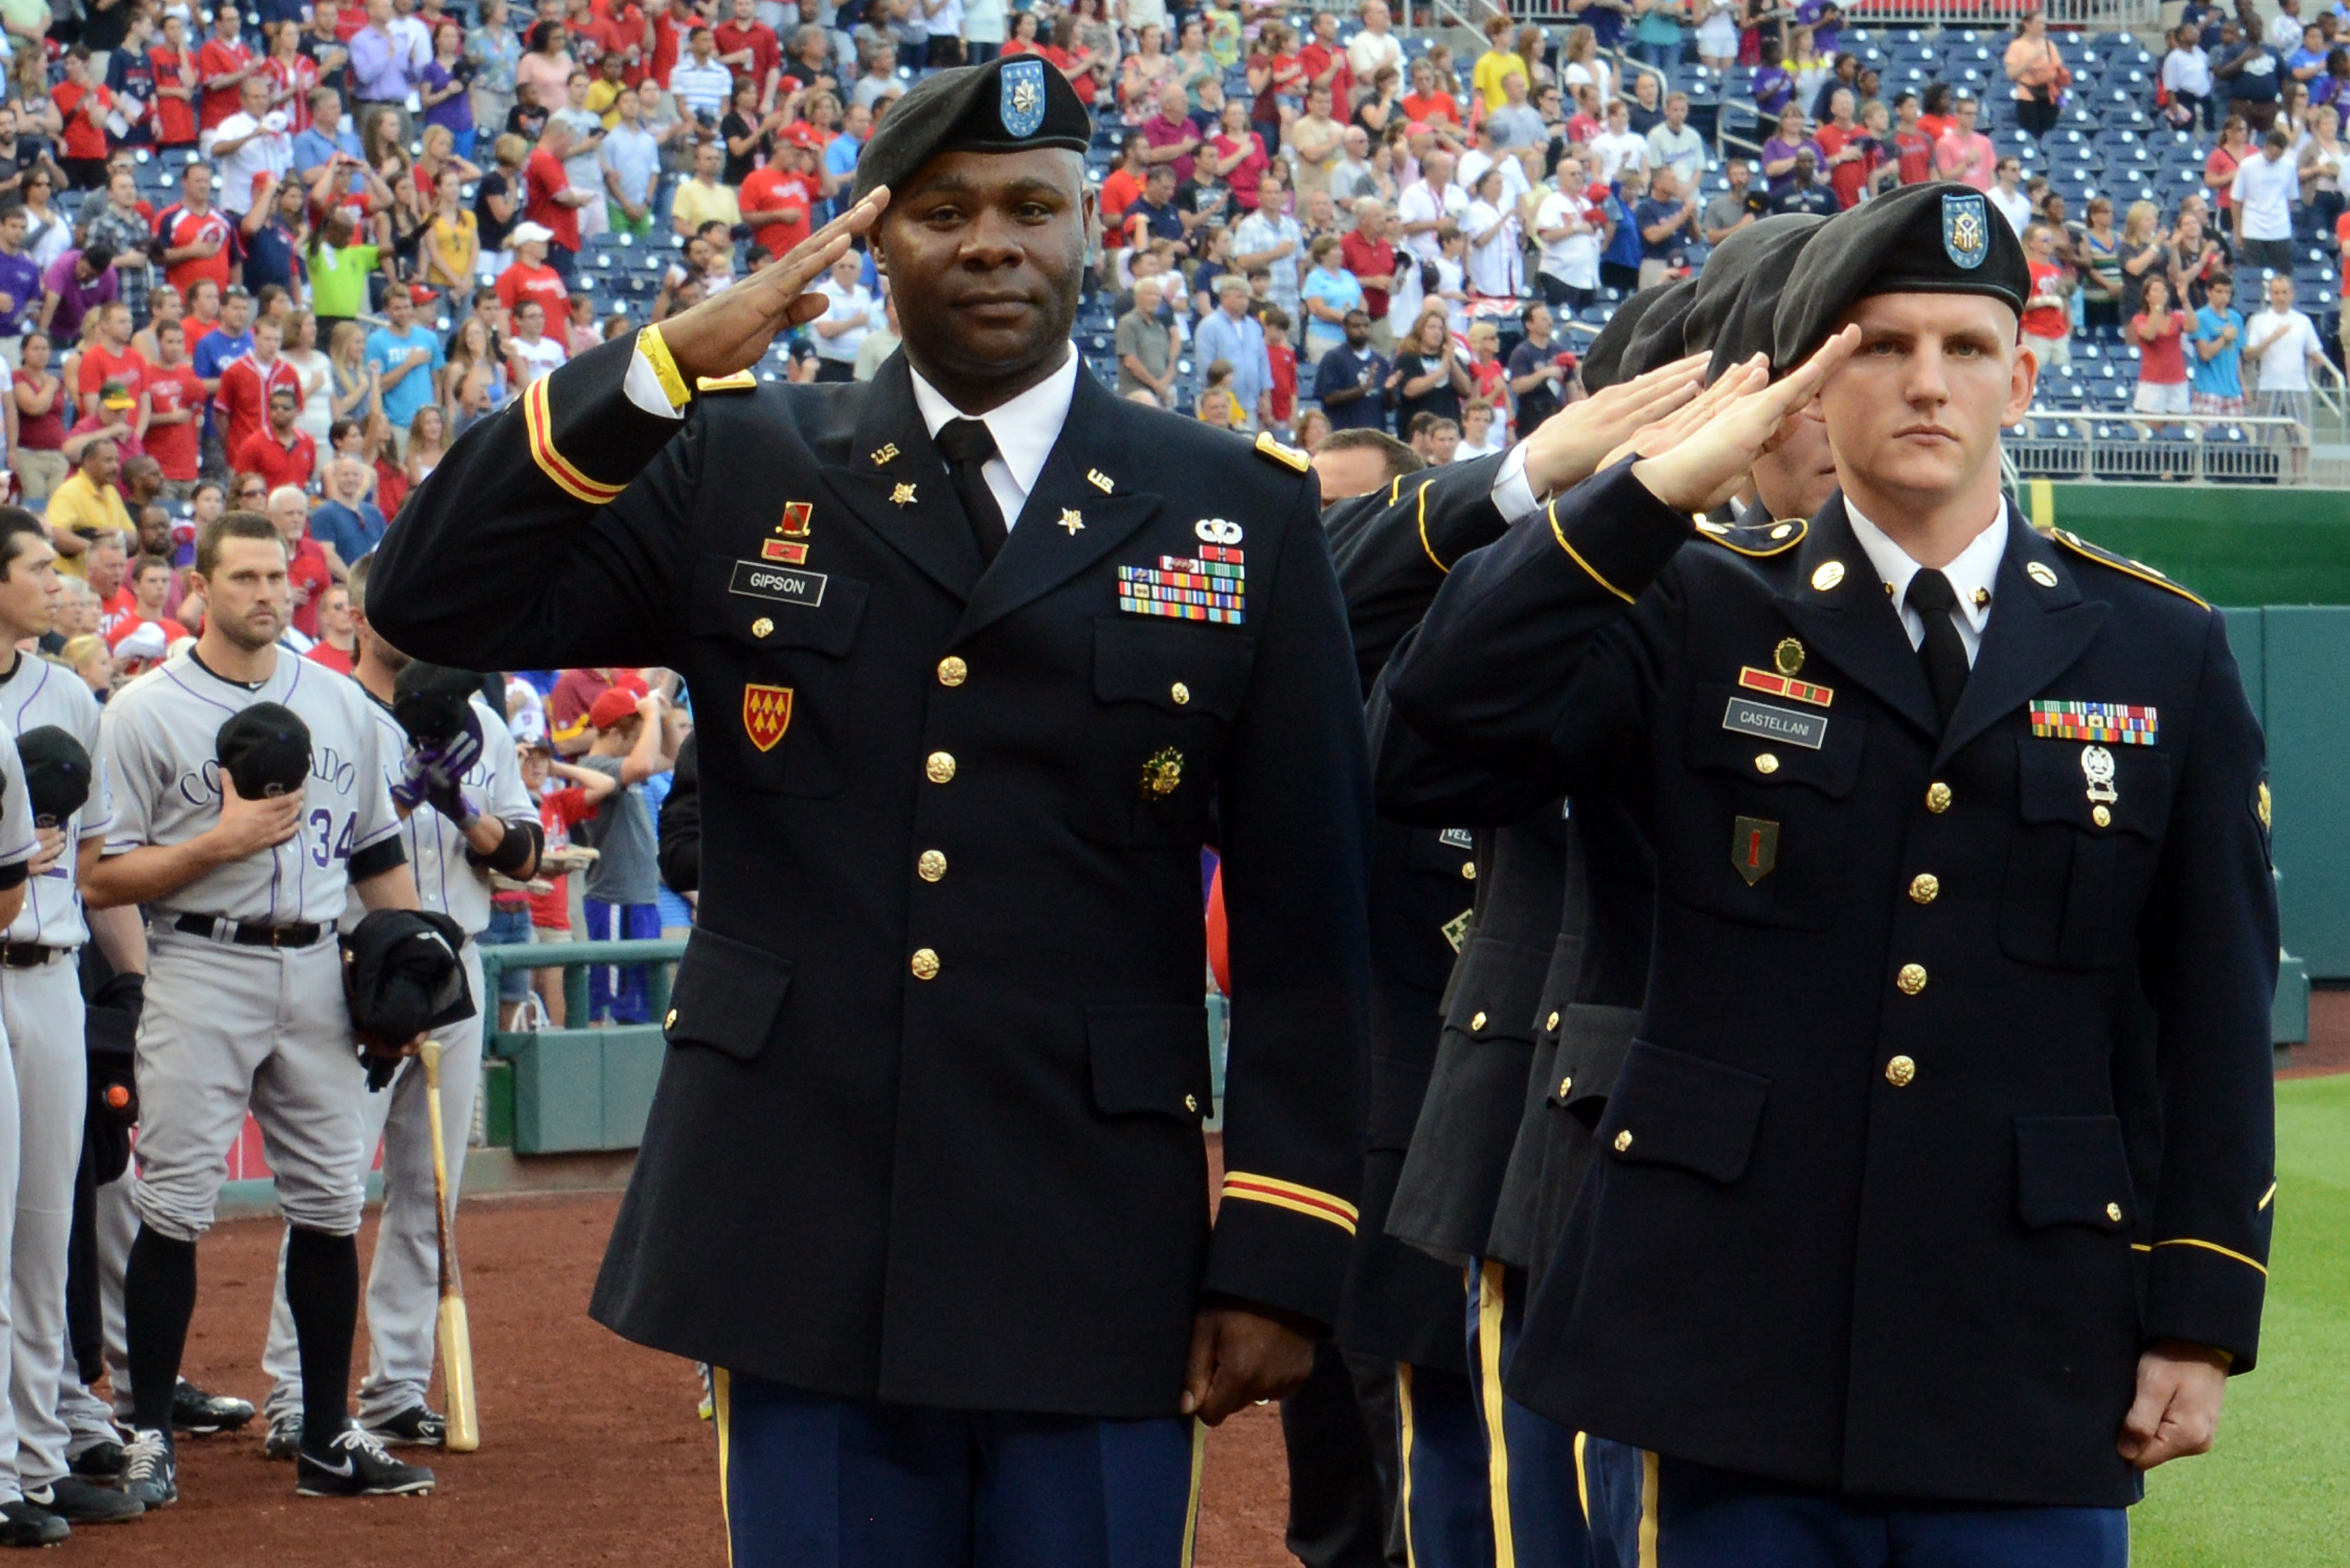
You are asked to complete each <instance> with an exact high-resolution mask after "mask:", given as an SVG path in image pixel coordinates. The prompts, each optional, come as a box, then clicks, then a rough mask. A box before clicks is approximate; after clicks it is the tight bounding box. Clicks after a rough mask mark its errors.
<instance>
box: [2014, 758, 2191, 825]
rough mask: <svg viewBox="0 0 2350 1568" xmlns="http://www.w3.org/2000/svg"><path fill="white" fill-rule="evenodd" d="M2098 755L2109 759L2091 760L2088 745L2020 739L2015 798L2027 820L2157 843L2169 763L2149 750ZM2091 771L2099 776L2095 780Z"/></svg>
mask: <svg viewBox="0 0 2350 1568" xmlns="http://www.w3.org/2000/svg"><path fill="white" fill-rule="evenodd" d="M2096 749H2097V750H2100V751H2102V752H2104V753H2106V756H2105V758H2104V759H2102V760H2101V759H2097V758H2093V757H2090V756H2089V751H2090V748H2089V747H2088V746H2086V745H2081V744H2077V743H2068V742H2063V741H2046V740H2042V739H2039V738H2038V737H2036V736H2029V735H2026V736H2019V737H2018V738H2017V740H2016V742H2015V762H2016V775H2017V779H2016V782H2017V789H2016V798H2017V802H2018V805H2019V807H2020V808H2021V810H2022V813H2023V820H2024V821H2026V822H2032V823H2042V822H2064V823H2070V824H2071V825H2072V826H2074V827H2078V828H2081V829H2083V830H2085V831H2086V832H2090V833H2099V832H2121V833H2132V834H2136V835H2137V836H2138V837H2140V838H2144V839H2148V840H2154V839H2159V838H2160V837H2161V836H2162V827H2163V824H2164V823H2165V822H2166V821H2168V819H2169V816H2170V759H2169V758H2168V757H2167V756H2165V755H2163V754H2162V753H2160V752H2158V751H2156V750H2155V749H2154V748H2153V747H2151V746H2101V747H2098V748H2096ZM2084 759H2087V760H2086V761H2084ZM2107 762H2110V763H2112V767H2113V771H2112V773H2111V774H2106V763H2107ZM2091 769H2094V770H2095V774H2096V775H2097V776H2095V777H2092V776H2091V772H2090V770H2091ZM2092 790H2095V792H2096V793H2095V794H2094V795H2092V794H2091V793H2090V792H2091V791H2092ZM2101 805H2102V806H2104V807H2105V809H2106V820H2105V821H2104V822H2102V823H2100V822H2099V821H2098V820H2097V817H2096V812H2097V808H2098V807H2099V806H2101Z"/></svg>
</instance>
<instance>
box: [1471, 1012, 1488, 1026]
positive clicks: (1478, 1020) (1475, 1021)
mask: <svg viewBox="0 0 2350 1568" xmlns="http://www.w3.org/2000/svg"><path fill="white" fill-rule="evenodd" d="M1469 1027H1470V1028H1471V1029H1482V1028H1484V1027H1485V1015H1484V1014H1483V1013H1482V1012H1481V1013H1479V1014H1477V1016H1476V1017H1474V1018H1472V1019H1471V1020H1470V1021H1469Z"/></svg>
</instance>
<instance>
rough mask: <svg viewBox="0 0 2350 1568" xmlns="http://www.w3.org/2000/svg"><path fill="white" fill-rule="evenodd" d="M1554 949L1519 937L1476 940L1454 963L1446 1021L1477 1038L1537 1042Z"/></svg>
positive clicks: (1454, 1028) (1446, 1001)
mask: <svg viewBox="0 0 2350 1568" xmlns="http://www.w3.org/2000/svg"><path fill="white" fill-rule="evenodd" d="M1549 957H1550V955H1549V953H1548V952H1547V951H1544V950H1537V949H1534V948H1524V947H1520V946H1518V945H1517V944H1516V943H1514V942H1505V941H1501V940H1495V939H1492V938H1488V939H1486V940H1483V941H1471V943H1470V944H1469V946H1468V949H1467V950H1466V951H1465V952H1464V953H1463V954H1462V955H1461V962H1460V964H1459V965H1458V966H1457V967H1456V968H1455V969H1454V971H1453V974H1452V983H1451V994H1450V995H1449V996H1447V998H1446V999H1445V1009H1444V1027H1445V1028H1447V1029H1449V1030H1452V1031H1454V1032H1456V1033H1461V1034H1466V1035H1468V1036H1469V1037H1470V1038H1471V1039H1472V1040H1517V1041H1522V1042H1526V1043H1529V1044H1530V1043H1532V1041H1533V1040H1534V1034H1535V1033H1536V1030H1535V1025H1536V1023H1538V1022H1539V1021H1538V1020H1537V1019H1536V1018H1535V1017H1534V1005H1535V1003H1536V1002H1539V1001H1540V1000H1541V991H1540V986H1541V982H1542V980H1543V977H1544V973H1545V971H1546V968H1547V961H1548V959H1549Z"/></svg>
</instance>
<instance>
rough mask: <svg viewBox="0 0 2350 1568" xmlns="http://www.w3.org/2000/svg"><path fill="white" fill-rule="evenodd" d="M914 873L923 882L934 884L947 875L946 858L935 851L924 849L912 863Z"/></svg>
mask: <svg viewBox="0 0 2350 1568" xmlns="http://www.w3.org/2000/svg"><path fill="white" fill-rule="evenodd" d="M914 873H915V875H917V876H919V877H921V879H922V880H923V881H925V882H935V881H937V880H938V879H939V878H940V877H943V876H945V875H946V874H947V857H945V856H943V855H941V854H940V853H939V852H938V851H937V850H935V849H925V850H923V851H922V857H921V858H920V859H919V860H917V861H915V862H914Z"/></svg>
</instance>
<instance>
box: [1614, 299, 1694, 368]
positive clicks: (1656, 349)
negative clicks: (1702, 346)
mask: <svg viewBox="0 0 2350 1568" xmlns="http://www.w3.org/2000/svg"><path fill="white" fill-rule="evenodd" d="M1646 292H1650V293H1653V294H1655V295H1656V296H1657V302H1656V303H1655V304H1654V305H1652V306H1649V307H1648V313H1647V314H1646V315H1644V316H1642V317H1640V325H1639V326H1638V327H1635V328H1633V331H1632V342H1631V346H1630V347H1629V348H1626V349H1625V350H1624V363H1623V364H1622V365H1621V366H1620V367H1619V368H1618V369H1617V376H1619V377H1620V378H1621V379H1624V380H1627V381H1628V380H1630V379H1632V378H1633V377H1635V376H1645V375H1647V374H1648V372H1649V371H1651V370H1653V369H1657V368H1658V367H1659V366H1660V365H1669V364H1671V363H1672V362H1673V361H1674V360H1676V359H1679V358H1681V357H1682V356H1683V355H1685V354H1687V353H1688V352H1689V350H1688V349H1686V348H1682V347H1681V340H1682V339H1681V333H1682V327H1684V325H1685V324H1686V323H1687V322H1688V320H1689V313H1690V306H1691V305H1693V304H1695V303H1696V302H1697V278H1696V276H1695V275H1690V276H1688V277H1684V278H1677V279H1675V280H1674V281H1673V282H1671V283H1669V284H1666V285H1665V286H1663V287H1661V288H1658V289H1653V290H1648V291H1646Z"/></svg>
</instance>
